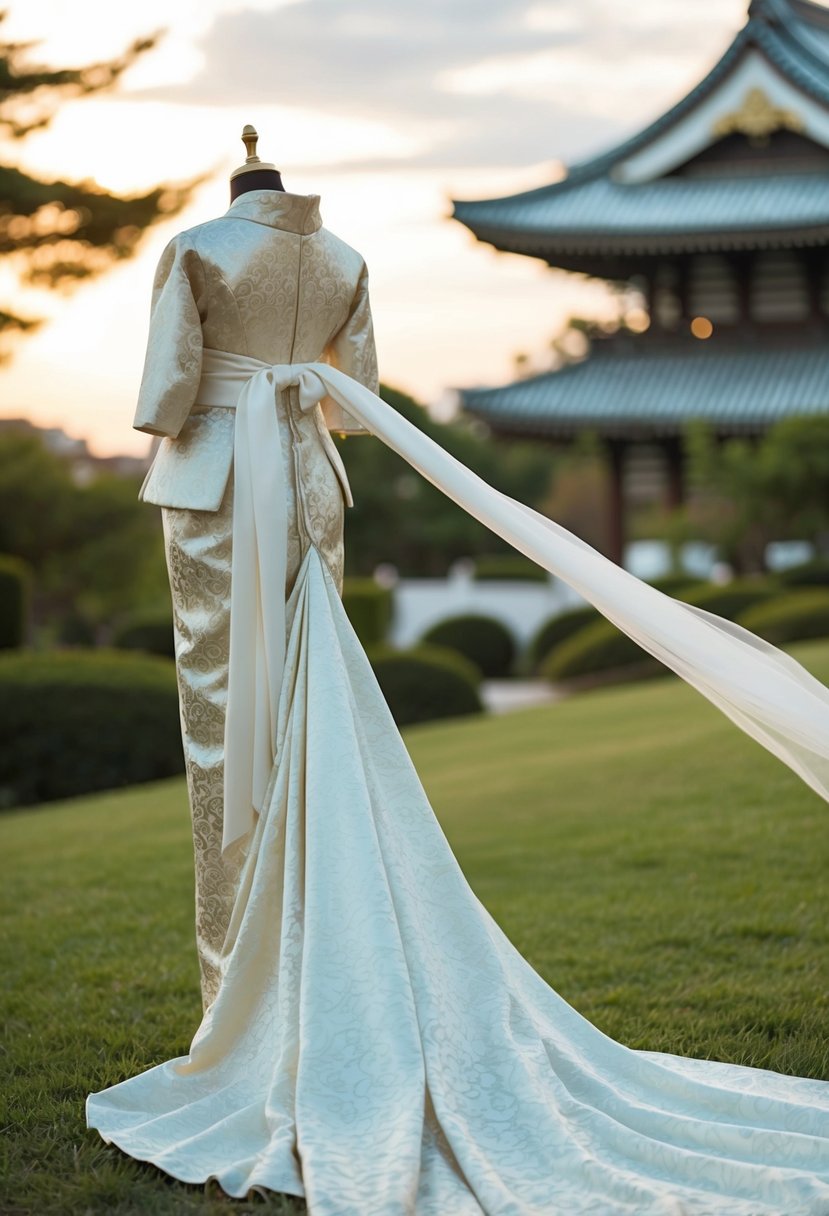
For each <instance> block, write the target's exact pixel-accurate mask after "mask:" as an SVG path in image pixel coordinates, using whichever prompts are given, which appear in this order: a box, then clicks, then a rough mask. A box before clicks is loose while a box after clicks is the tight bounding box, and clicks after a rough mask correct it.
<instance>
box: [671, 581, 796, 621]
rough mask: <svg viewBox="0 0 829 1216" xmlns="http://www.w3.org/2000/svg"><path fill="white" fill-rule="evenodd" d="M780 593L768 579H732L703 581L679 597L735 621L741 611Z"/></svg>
mask: <svg viewBox="0 0 829 1216" xmlns="http://www.w3.org/2000/svg"><path fill="white" fill-rule="evenodd" d="M779 594H780V588H779V587H778V586H776V585H775V584H774V583H773V582H772V581H771V580H770V579H766V580H763V579H734V580H733V581H732V582H730V583H723V584H717V583H703V584H702V585H701V586H700V587H699V589H698V590H693V591H691V592H690V593H689V594H688V595H683V596H682V597H681V598H682V599H683V600H684V601H685V602H686V603H688V604H694V605H695V606H696V607H697V608H704V609H705V611H706V612H714V613H716V615H717V616H721V617H724V619H725V620H727V621H735V620H736V619H737V617H738V616H739V615H740V613H741V612H745V611H746V609H748V608H753V607H754V605H755V604H764V603H766V602H767V601H769V600H771V599H772V598H773V597H774V596H776V595H779Z"/></svg>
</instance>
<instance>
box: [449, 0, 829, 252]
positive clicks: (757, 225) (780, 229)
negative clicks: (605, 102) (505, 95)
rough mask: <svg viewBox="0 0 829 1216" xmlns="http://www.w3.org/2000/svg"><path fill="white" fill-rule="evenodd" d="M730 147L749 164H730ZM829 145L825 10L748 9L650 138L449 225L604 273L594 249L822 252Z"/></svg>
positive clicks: (478, 207)
mask: <svg viewBox="0 0 829 1216" xmlns="http://www.w3.org/2000/svg"><path fill="white" fill-rule="evenodd" d="M769 137H772V139H771V145H770V146H769V147H768V150H767V151H766V152H764V151H763V147H764V145H768V144H769ZM729 140H730V141H731V143H729V142H728V141H729ZM775 140H776V141H777V142H776V143H775ZM735 141H738V142H739V145H740V147H741V148H743V147H744V148H746V149H748V148H749V145H750V146H751V149H752V152H751V155H742V154H738V155H737V156H734V155H732V154H731V153H732V149H733V148H734V147H735V146H736V144H735ZM718 147H719V148H720V152H719V153H718V152H717V149H718ZM778 147H780V148H781V149H783V159H781V157H780V156H779V155H778V153H777V148H778ZM758 148H759V149H760V151H759V153H758V151H757V149H758ZM723 149H725V151H723ZM827 149H829V8H827V7H825V6H823V5H819V4H815V3H810V2H809V0H753V3H752V4H751V6H750V9H749V17H748V21H747V23H746V24H745V26H744V27H743V28H742V29H741V30H740V32H739V33H738V34H737V36H736V37H735V38H734V40H733V42H732V43H731V45H730V46H729V47H728V49H727V50H726V52H725V54H724V55H723V56H722V58H721V59H720V60H719V61H718V63H717V64H715V66H714V67H713V68H712V69H711V71H710V72H709V73H708V74H707V76H705V78H704V79H703V80H701V81H700V83H699V84H698V85H697V86H696V88H694V89H692V90H691V92H690V93H688V94H687V95H686V96H685V97H683V98H682V99H681V100H680V101H679V102H677V104H676V105H674V106H673V107H672V108H671V109H669V110H668V111H666V112H665V113H664V114H662V115H661V116H660V117H659V118H657V119H656V120H655V121H654V122H652V123H651V124H650V125H649V126H647V127H646V128H644V130H642V131H640V132H638V133H637V134H635V135H633V136H632V137H631V138H629V139H627V140H625V141H624V142H623V143H621V144H619V145H617V146H616V147H614V148H612V149H610V150H609V151H606V152H603V153H602V154H601V155H598V156H594V157H592V158H591V159H589V160H586V161H583V162H580V163H578V164H576V165H573V166H572V167H571V168H570V169H569V171H568V173H567V176H566V177H565V178H564V179H563V180H562V181H559V182H554V183H552V184H551V185H548V186H542V187H540V188H537V189H535V190H528V191H524V192H522V193H519V194H514V195H510V196H506V197H503V198H491V199H481V200H469V201H455V202H454V204H453V207H454V210H453V216H454V218H455V219H457V220H459V221H460V222H461V223H463V224H465V225H466V226H467V227H468V228H470V229H471V230H472V232H473V233H474V234H475V235H476V236H477V237H478V239H480V240H483V241H487V242H489V243H490V244H493V245H495V246H496V247H497V248H499V249H504V250H508V251H511V252H515V253H525V254H528V255H529V256H534V257H541V258H544V259H546V260H547V261H549V262H550V263H551V264H552V265H555V266H564V267H565V268H569V269H584V270H586V272H587V273H601V266H600V265H597V264H594V263H593V262H592V261H591V260H590V259H591V256H592V255H594V254H595V255H599V256H602V254H603V253H622V252H626V253H637V252H639V253H649V254H658V253H660V252H683V251H693V250H697V249H740V248H754V247H764V246H766V247H776V248H779V247H781V246H782V247H785V246H787V245H800V244H824V243H826V242H827V239H828V238H829V154H827ZM585 257H586V258H587V261H585Z"/></svg>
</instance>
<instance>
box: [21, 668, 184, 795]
mask: <svg viewBox="0 0 829 1216" xmlns="http://www.w3.org/2000/svg"><path fill="white" fill-rule="evenodd" d="M183 768H184V757H183V751H182V743H181V724H180V719H179V707H178V693H177V688H176V673H175V664H173V663H171V662H170V661H169V659H161V658H156V657H155V656H150V655H141V656H139V655H127V654H123V653H121V652H119V651H115V650H108V649H107V650H104V649H101V650H96V651H87V652H82V651H46V652H39V653H23V652H19V653H17V654H8V655H4V656H0V806H2V807H10V806H21V805H26V804H29V803H33V802H47V801H50V800H51V799H55V798H69V797H72V796H74V795H77V794H87V793H91V792H92V791H94V790H104V789H112V788H114V787H115V786H122V785H132V784H136V783H138V782H142V781H154V780H156V779H157V778H161V777H169V776H172V775H173V774H175V773H180V772H182V771H183Z"/></svg>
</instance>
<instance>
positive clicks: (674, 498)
mask: <svg viewBox="0 0 829 1216" xmlns="http://www.w3.org/2000/svg"><path fill="white" fill-rule="evenodd" d="M662 450H663V451H664V453H665V466H666V470H667V474H668V475H667V478H666V493H665V506H666V507H667V508H668V509H669V510H670V511H673V510H674V509H675V508H676V507H681V506H682V504H683V502H684V501H685V469H684V462H683V451H682V440H681V439H679V438H678V437H671V438H670V439H665V440H663V442H662Z"/></svg>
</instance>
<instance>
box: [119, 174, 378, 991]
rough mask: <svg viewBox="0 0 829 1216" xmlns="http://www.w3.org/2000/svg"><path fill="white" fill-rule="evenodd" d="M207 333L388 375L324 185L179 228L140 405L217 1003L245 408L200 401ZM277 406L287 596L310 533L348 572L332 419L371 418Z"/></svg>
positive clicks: (201, 928) (263, 355) (204, 946)
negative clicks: (326, 220)
mask: <svg viewBox="0 0 829 1216" xmlns="http://www.w3.org/2000/svg"><path fill="white" fill-rule="evenodd" d="M205 348H213V349H216V350H224V351H230V352H235V353H237V354H242V355H249V356H253V357H254V358H257V359H261V360H263V361H265V362H268V363H288V362H301V361H306V360H314V359H321V358H324V359H327V360H329V361H331V362H332V363H334V364H336V366H338V367H340V368H341V369H342V370H344V371H346V372H347V373H348V374H350V375H352V376H353V377H354V378H356V379H358V380H360V382H361V383H364V384H366V385H367V386H368V387H369V388H371V389H372V390H373V391H375V390H376V389H377V386H378V381H377V355H376V351H375V346H374V331H373V326H372V319H371V309H370V305H369V297H368V274H367V271H366V267H365V262H364V261H363V258H362V257H361V255H360V254H359V253H357V251H356V250H354V249H352V248H351V246H350V245H347V244H346V243H345V242H344V241H342V240H340V238H339V237H337V236H335V235H334V233H332V232H329V231H328V230H327V229H326V228H324V227H323V225H322V219H321V216H320V213H319V196H318V195H313V194H312V195H296V194H291V193H288V192H285V193H282V192H279V191H272V190H253V191H250V192H248V193H246V194H243V195H242V196H241V197H240V198H238V199H237V200H236V201H235V202H234V203H233V204H231V206H230V207H229V208H228V211H227V212H226V213H225V215H222V216H218V217H217V218H215V219H213V220H208V221H207V222H206V223H203V224H199V225H196V226H195V227H193V228H189V229H187V230H186V231H184V232H180V233H178V234H177V235H176V236H175V237H174V238H173V239H172V240H171V241H170V242H169V243H168V245H167V246H166V248H165V249H164V251H163V253H162V255H161V258H160V260H159V263H158V267H157V270H156V274H155V279H154V283H153V292H152V306H151V315H150V330H149V337H148V342H147V353H146V359H145V363H144V371H143V375H142V380H141V386H140V389H139V395H138V403H137V406H136V411H135V418H134V426H135V427H136V428H137V429H139V430H144V431H147V432H149V433H151V434H155V435H160V436H161V437H162V438H161V442H160V444H159V446H158V449H157V451H156V455H155V459H154V460H153V463H152V467H151V468H150V470H149V472H148V474H147V477H146V478H145V480H144V484H143V485H142V487H141V491H140V495H139V496H140V497H141V498H142V499H143V500H144V501H145V502H148V503H154V504H156V505H158V506H160V507H161V508H162V514H163V526H164V537H165V547H166V556H167V568H168V573H169V578H170V589H171V595H172V601H173V615H174V630H175V642H176V667H177V676H178V688H179V698H180V707H181V727H182V738H183V742H184V756H185V769H186V774H187V784H188V792H189V798H190V810H191V815H192V821H193V844H194V851H195V867H196V937H197V949H198V956H199V965H200V971H201V984H202V997H203V1001H204V1004H205V1006H207V1005H209V1004H210V1002H211V1001H212V1000H213V999H214V997H215V995H216V989H217V984H218V964H217V960H218V957H219V955H220V952H221V949H222V945H223V942H224V935H225V931H226V928H227V920H228V916H229V913H230V908H231V907H232V905H233V900H234V897H235V893H236V890H237V887H238V880H239V867H240V864H241V861H242V858H243V856H244V851H245V843H246V842H245V839H242V840H241V841H237V842H236V843H235V845H233V846H231V847H230V848H229V849H228V850H227V851H226V852H225V855H224V856H222V850H221V841H222V827H223V809H224V791H223V784H224V759H223V756H224V728H225V716H226V710H227V679H228V660H229V642H230V580H231V567H232V524H233V451H234V430H235V417H234V411H232V410H228V409H223V408H209V407H208V406H207V405H206V404H202V403H201V399H200V388H201V387H202V383H201V382H202V370H203V353H204V350H205ZM275 409H276V411H277V416H278V420H279V423H280V428H279V429H280V441H281V444H282V461H283V469H284V484H285V486H286V493H287V496H288V503H287V510H288V530H287V542H286V543H287V555H286V558H287V582H286V589H285V591H286V596H287V595H288V594H289V593H290V590H291V587H292V585H293V581H294V579H295V577H296V573H297V571H298V569H299V567H300V563H301V560H302V556H303V554H304V553H305V551H306V549H307V547H308V544H309V543H313V544H315V545H316V546H318V548H319V551H320V553H321V554H322V556H323V558H324V560H325V562H326V563H327V565H328V568H329V570H330V572H331V575H332V578H333V579H334V582H335V585H336V586H337V587H338V588H341V587H342V578H343V525H344V512H345V507H346V506H347V505H350V498H351V490H350V486H349V485H348V478H347V474H346V472H345V467H344V465H343V462H342V458H341V457H340V455H339V453H338V451H337V449H336V447H335V445H334V441H333V439H332V438H331V436H330V434H329V431H330V430H339V429H344V428H350V429H351V430H352V431H353V432H354V433H360V432H362V433H364V434H366V433H368V432H367V431H366V430H365V428H364V427H362V426H360V425H358V424H354V425H353V426H352V425H351V424H352V423H353V420H349V419H347V418H345V417H344V416H343V414H342V411H341V409H340V407H339V406H338V405H336V404H335V403H334V402H332V401H330V399H328V398H326V399H324V400H323V401H321V402H320V403H319V405H317V406H316V407H315V409H314V410H311V411H303V410H301V409H300V408H299V403H298V398H297V395H296V389H295V388H289V389H288V390H286V391H285V392H282V393H280V394H278V395H277V396H276V398H275ZM274 543H277V540H276V538H275V539H274Z"/></svg>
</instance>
